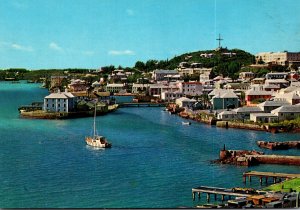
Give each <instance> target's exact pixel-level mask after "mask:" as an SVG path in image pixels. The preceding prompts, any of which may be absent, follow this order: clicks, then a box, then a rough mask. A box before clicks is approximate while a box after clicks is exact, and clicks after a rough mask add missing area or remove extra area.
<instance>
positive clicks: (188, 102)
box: [175, 97, 197, 108]
mask: <svg viewBox="0 0 300 210" xmlns="http://www.w3.org/2000/svg"><path fill="white" fill-rule="evenodd" d="M196 102H197V101H196V100H195V99H189V98H186V97H181V98H178V99H176V101H175V103H176V105H178V106H179V107H180V108H185V107H187V108H192V107H193V105H194V104H195V103H196Z"/></svg>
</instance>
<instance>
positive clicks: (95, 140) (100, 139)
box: [85, 103, 112, 148]
mask: <svg viewBox="0 0 300 210" xmlns="http://www.w3.org/2000/svg"><path fill="white" fill-rule="evenodd" d="M96 104H97V103H96ZM96 104H95V111H94V132H93V136H87V137H85V142H86V144H87V145H89V146H92V147H98V148H111V146H112V145H111V143H109V142H108V141H107V140H106V138H105V137H104V136H99V135H98V134H97V130H96Z"/></svg>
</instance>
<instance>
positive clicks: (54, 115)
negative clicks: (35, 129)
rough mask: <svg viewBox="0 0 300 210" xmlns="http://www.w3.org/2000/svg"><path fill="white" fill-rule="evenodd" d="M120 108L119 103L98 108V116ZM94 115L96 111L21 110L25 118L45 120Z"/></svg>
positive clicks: (21, 115)
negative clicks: (102, 108)
mask: <svg viewBox="0 0 300 210" xmlns="http://www.w3.org/2000/svg"><path fill="white" fill-rule="evenodd" d="M118 108H119V106H118V104H114V105H110V106H108V108H107V110H98V111H97V112H96V115H97V116H100V115H105V114H108V113H110V112H113V111H115V110H117V109H118ZM92 116H94V111H93V110H89V111H80V112H68V113H67V112H65V113H62V112H45V111H43V110H36V111H29V112H21V113H20V117H21V118H25V119H45V120H64V119H74V118H83V117H92Z"/></svg>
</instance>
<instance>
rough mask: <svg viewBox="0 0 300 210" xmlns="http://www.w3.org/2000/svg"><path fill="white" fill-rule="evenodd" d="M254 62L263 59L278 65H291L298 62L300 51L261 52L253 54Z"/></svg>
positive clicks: (299, 60) (299, 61)
mask: <svg viewBox="0 0 300 210" xmlns="http://www.w3.org/2000/svg"><path fill="white" fill-rule="evenodd" d="M255 59H256V62H259V61H263V62H265V63H272V64H278V65H289V66H290V65H292V64H293V63H294V64H298V65H299V63H300V52H286V51H285V52H261V53H258V54H256V55H255Z"/></svg>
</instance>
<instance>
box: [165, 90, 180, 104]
mask: <svg viewBox="0 0 300 210" xmlns="http://www.w3.org/2000/svg"><path fill="white" fill-rule="evenodd" d="M181 97H183V93H182V92H180V91H175V92H173V91H165V92H162V93H161V99H162V100H164V101H167V102H171V101H174V100H176V99H178V98H181Z"/></svg>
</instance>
